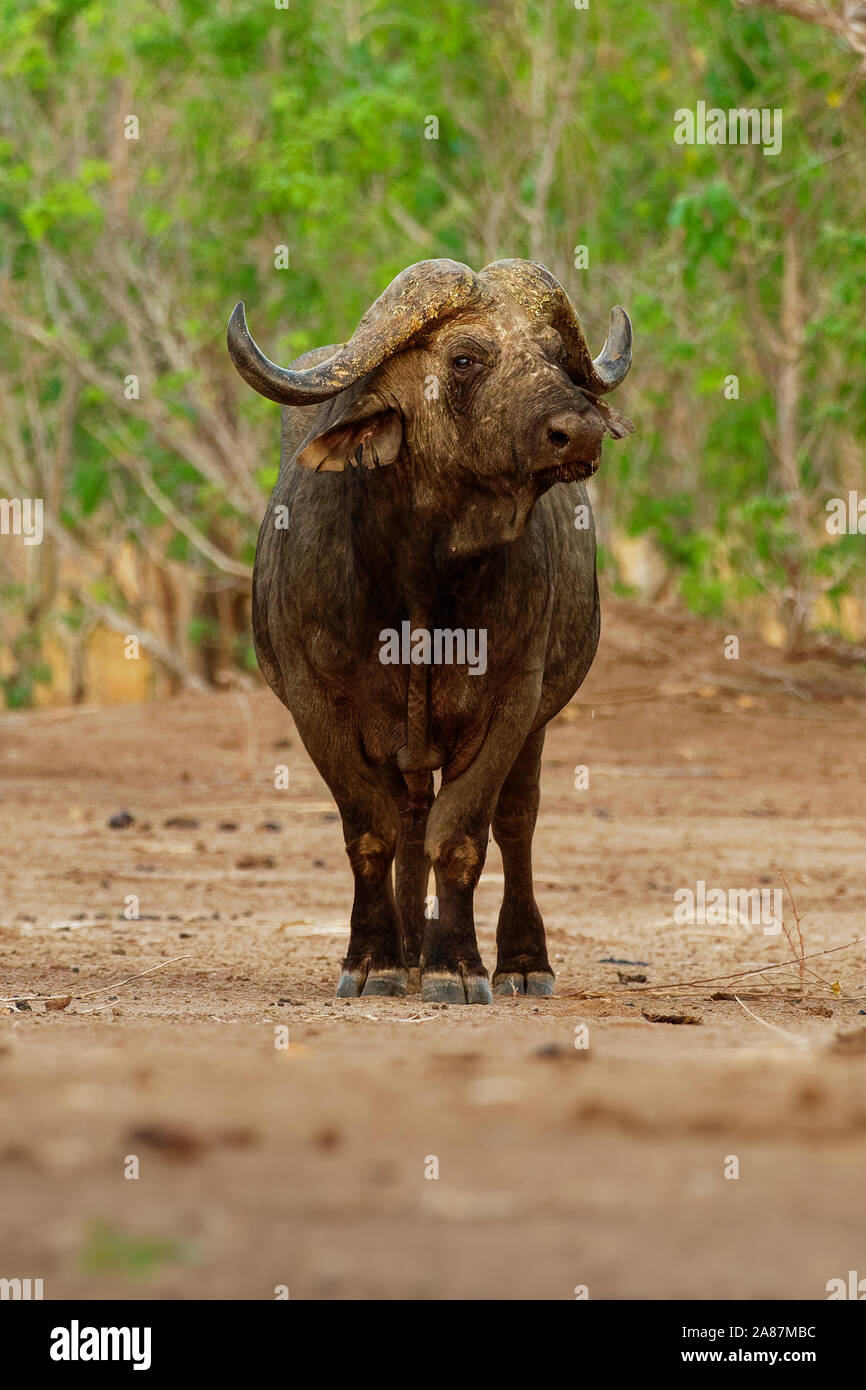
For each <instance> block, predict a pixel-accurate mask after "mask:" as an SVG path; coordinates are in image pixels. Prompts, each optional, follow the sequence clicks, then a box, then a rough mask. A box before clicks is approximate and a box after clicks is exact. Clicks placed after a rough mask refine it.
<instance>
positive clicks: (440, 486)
mask: <svg viewBox="0 0 866 1390" xmlns="http://www.w3.org/2000/svg"><path fill="white" fill-rule="evenodd" d="M631 340H632V335H631V324H630V322H629V319H628V316H627V314H626V313H625V311H624V310H623V309H621V308H614V309H613V310H612V312H611V321H610V332H609V334H608V338H607V342H606V343H605V346H604V348H603V350H602V352H601V355H600V356H599V357H597V358H596V359H595V360H594V361H593V359H592V357H591V355H590V352H589V350H588V348H587V345H586V342H585V340H584V336H583V333H582V331H581V327H580V322H579V320H578V317H577V314H576V312H575V310H574V308H573V306H572V304H571V302H570V300H569V298H568V296H567V295H566V293H565V291H564V290H563V288H562V286H561V285H560V284H559V283H558V282H557V281H556V280H555V279H554V277H553V276H552V275H551V274H550V272H549V271H548V270H546V269H545V268H544V267H543V266H540V265H536V264H535V263H533V262H530V261H520V260H506V261H497V262H495V263H494V264H492V265H489V266H487V267H486V268H485V269H484V270H482V271H480V272H479V273H477V274H476V273H475V272H474V271H472V270H470V269H469V267H468V266H465V265H461V264H459V263H458V262H456V261H450V260H434V261H422V262H420V263H419V264H417V265H413V266H410V267H409V268H408V269H407V270H404V271H403V272H402V274H400V275H398V276H397V278H396V279H395V280H393V281H392V282H391V284H390V285H389V286H388V288H387V289H386V290H385V292H384V293H383V294H382V295H381V296H380V297H379V299H377V300H376V301H375V303H374V304H373V305H372V306H371V307H370V308H369V309H368V310H367V312H366V313H365V314H364V316H363V318H362V319H361V321H360V323H359V324H358V327H357V329H356V330H355V332H354V334H353V335H352V337H351V338H350V339H349V341H348V342H346V343H341V344H335V345H331V346H330V347H323V348H317V349H315V350H314V351H313V352H308V353H305V354H304V356H303V357H300V358H298V360H297V361H296V362H294V363H292V365H291V367H287V368H284V367H278V366H276V365H275V364H274V363H273V362H270V361H269V360H268V359H267V358H266V357H265V356H264V355H263V354H262V353H261V352H260V351H259V349H258V348H257V347H256V345H255V343H254V342H253V340H252V338H251V337H250V335H249V332H248V329H247V325H246V318H245V315H244V307H243V305H242V304H238V305H237V307H236V308H235V310H234V313H233V314H232V316H231V320H230V322H229V327H228V347H229V352H230V354H231V357H232V361H233V362H234V364H235V366H236V368H237V370H238V371H239V372H240V374H241V376H242V377H243V378H244V380H245V381H247V382H248V383H249V384H250V385H251V386H252V387H254V388H255V390H256V391H258V392H260V394H261V395H263V396H267V397H268V399H269V400H272V401H277V402H279V403H280V404H281V405H282V406H283V407H284V409H283V412H282V452H281V466H280V474H279V479H278V481H277V485H276V487H275V489H274V492H273V496H272V498H271V501H270V504H269V506H268V509H267V511H266V513H265V518H264V521H263V522H262V527H261V531H260V533H259V541H258V551H257V555H256V565H255V575H254V581H253V628H254V634H255V644H256V651H257V654H258V659H259V664H260V666H261V668H262V671H263V672H264V675H265V678H266V679H267V681H268V683H269V685H270V686H271V688H272V689H273V690H274V692H275V693H276V694H277V695H278V696H279V698H280V700H282V702H283V704H285V705H286V706H287V707H288V709H289V710H291V712H292V715H293V716H294V719H295V723H296V724H297V727H298V731H299V733H300V736H301V738H302V739H303V742H304V745H305V747H306V749H307V751H308V753H309V754H310V757H311V758H312V759H313V762H314V763H315V764H316V767H317V768H318V769H319V771H320V772H321V774H322V776H323V777H324V779H325V781H326V782H327V784H328V786H329V787H330V789H331V792H332V794H333V796H334V799H335V800H336V803H337V806H338V807H339V811H340V815H341V818H342V822H343V834H344V838H345V843H346V851H347V853H348V856H349V861H350V863H351V866H352V871H353V874H354V879H355V896H354V904H353V907H352V917H351V935H350V939H349V949H348V951H347V954H346V959H345V961H344V963H343V971H342V974H341V976H340V980H339V983H338V985H337V995H338V996H340V997H343V998H346V997H355V996H357V995H360V994H363V995H365V996H369V995H402V994H405V993H406V990H407V987H408V983H409V979H410V976H411V975H412V972H413V971H414V972H415V975H414V978H415V979H417V978H418V973H417V972H418V969H419V968H420V982H421V996H422V999H424V1000H428V1001H440V1002H447V1003H463V1002H467V1003H470V1004H486V1003H489V1002H490V1001H491V999H492V995H491V989H490V985H489V984H488V978H487V971H486V970H485V968H484V965H483V964H482V961H481V957H480V955H479V953H478V943H477V941H476V937H475V921H474V916H473V897H474V892H475V886H476V884H477V882H478V879H479V876H480V874H481V869H482V866H483V864H484V858H485V854H486V851H487V843H488V836H489V832H490V828H491V825H492V828H493V835H494V838H495V839H496V841H497V844H498V845H499V847H500V850H501V852H502V860H503V866H504V872H505V890H504V895H503V902H502V907H501V910H500V913H499V922H498V926H497V933H496V940H497V953H498V954H497V962H496V970H495V973H494V976H493V993H495V994H502V995H511V994H513V993H514V992H517V993H519V994H524V993H525V994H531V995H550V994H552V993H553V978H554V977H553V971H552V970H551V968H550V963H549V961H548V958H547V948H546V944H545V935H544V924H543V922H542V918H541V914H540V912H539V910H538V907H537V905H536V902H535V897H534V895H533V885H532V862H531V848H532V834H533V830H534V828H535V820H536V816H537V812H538V802H539V768H540V763H541V749H542V744H543V742H544V731H545V725H546V724H547V723H548V721H549V720H550V719H552V718H553V716H554V715H555V714H556V713H557V712H558V711H559V710H561V709H562V707H563V705H565V704H566V703H567V701H568V700H569V699H570V698H571V696H572V695H573V694H574V692H575V690H577V688H578V686H579V685H580V684H581V682H582V681H583V679H584V677H585V676H586V673H587V671H588V670H589V667H590V665H591V663H592V659H593V657H594V655H595V650H596V646H597V643H598V633H599V601H598V584H597V581H596V573H595V533H594V530H593V527H592V517H591V513H590V511H589V504H588V499H587V494H586V489H585V486H584V480H585V479H587V478H589V477H590V476H591V474H593V473H594V472H595V470H596V468H597V467H598V464H599V461H600V457H601V443H602V438H603V437H604V435H605V434H609V435H611V436H612V437H614V438H617V439H618V438H622V437H623V436H624V435H625V434H626V433H628V432H629V431H631V430H632V429H633V426H632V424H631V422H630V421H628V420H626V419H624V417H623V416H621V415H619V414H618V412H617V411H615V410H613V409H612V408H611V407H610V406H609V405H607V404H606V403H605V402H603V401H602V400H601V399H600V397H602V396H603V395H605V394H606V393H607V392H608V391H611V390H612V389H613V388H614V387H615V386H618V385H619V383H620V382H621V381H622V380H623V378H624V377H625V375H626V372H627V371H628V369H629V365H630V362H631ZM347 465H351V466H347ZM582 522H585V524H581V523H582ZM443 633H444V634H446V636H445V638H444V639H443V638H441V634H443ZM395 634H396V635H397V636H396V638H395ZM436 634H440V639H439V647H438V649H437V648H436V647H435V643H434V638H435V636H436ZM455 634H457V636H458V637H460V638H462V639H463V643H464V648H465V647H466V645H467V644H468V643H469V640H470V638H469V634H474V642H475V646H474V648H473V650H474V651H475V652H476V656H477V654H478V651H479V650H480V646H479V644H480V638H481V634H484V640H485V644H486V645H485V654H484V662H483V669H482V663H481V661H480V660H476V661H475V662H474V664H470V663H469V660H468V658H464V664H457V663H455V661H454V660H451V661H450V662H449V660H448V656H444V657H443V651H444V647H443V641H450V647H449V655H450V656H451V657H452V658H453V656H454V652H455ZM395 640H396V642H397V645H396V646H395V645H394V643H395ZM386 646H387V647H388V649H389V650H388V652H386V651H385V648H386ZM437 650H438V653H439V661H438V663H437V661H436V651H437ZM456 650H457V655H458V662H459V652H460V650H462V648H459V646H458V648H456ZM431 653H432V655H431ZM439 770H441V784H440V786H439V788H438V791H436V792H435V793H434V781H433V774H434V772H436V771H439ZM394 861H396V871H395V874H394V878H393V881H392V873H391V866H392V863H393V862H394ZM431 865H432V868H433V872H434V875H435V883H436V896H435V898H432V899H428V898H427V897H426V894H427V887H428V877H429V871H430V867H431ZM425 904H427V907H426V909H425Z"/></svg>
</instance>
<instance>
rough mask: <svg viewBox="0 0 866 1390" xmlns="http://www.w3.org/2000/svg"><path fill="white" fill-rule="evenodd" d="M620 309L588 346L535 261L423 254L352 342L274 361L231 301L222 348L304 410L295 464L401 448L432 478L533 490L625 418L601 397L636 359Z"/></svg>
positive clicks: (558, 475)
mask: <svg viewBox="0 0 866 1390" xmlns="http://www.w3.org/2000/svg"><path fill="white" fill-rule="evenodd" d="M631 346H632V333H631V324H630V322H629V318H628V315H627V314H626V312H625V310H624V309H621V308H619V307H616V308H614V309H613V310H612V311H611V316H610V330H609V333H608V337H607V341H606V342H605V345H604V347H603V348H602V350H601V353H600V354H599V356H598V357H596V358H594V359H593V357H592V355H591V353H590V351H589V349H588V347H587V344H586V340H585V338H584V336H583V332H582V329H581V326H580V321H579V319H578V316H577V313H576V312H575V310H574V307H573V305H572V304H571V301H570V300H569V298H568V295H567V294H566V293H565V290H564V289H563V288H562V286H561V285H560V284H559V283H558V281H557V280H555V279H554V277H553V276H552V275H551V274H550V272H549V271H548V270H546V269H545V268H544V267H543V266H541V265H537V264H535V263H534V262H531V261H520V260H505V261H496V262H494V263H493V264H492V265H489V266H487V267H486V268H485V269H484V270H482V271H480V272H479V273H478V274H476V273H475V272H474V271H472V270H470V268H469V267H468V266H466V265H462V264H460V263H459V262H457V261H450V260H435V261H420V262H419V263H418V264H417V265H413V266H410V267H409V268H408V269H407V270H404V271H403V272H402V274H400V275H398V276H397V277H396V279H394V280H393V281H392V282H391V284H390V285H389V286H388V288H387V289H386V290H385V292H384V293H383V294H382V295H380V297H379V298H378V299H377V300H376V301H375V303H374V304H373V305H371V307H370V308H369V309H368V310H367V312H366V313H365V314H364V317H363V318H362V319H361V321H360V323H359V324H358V327H357V329H356V330H355V332H354V333H353V335H352V337H351V338H350V339H349V341H348V342H346V343H343V344H341V345H339V346H337V347H336V348H334V349H332V350H330V351H329V353H328V355H327V356H326V357H325V358H324V360H321V361H319V360H316V361H314V362H313V363H312V364H310V365H307V363H308V362H309V359H310V357H313V358H317V357H318V356H320V354H308V357H307V358H306V359H304V358H301V359H299V361H298V363H296V364H295V365H294V366H292V367H278V366H276V364H275V363H273V362H270V361H269V360H268V359H267V358H266V357H265V356H264V354H263V353H262V352H260V350H259V349H258V347H257V346H256V344H255V343H254V342H253V340H252V338H251V337H250V334H249V331H248V329H247V324H246V318H245V315H244V308H243V305H242V304H238V305H237V307H236V308H235V311H234V313H233V314H232V317H231V320H230V322H229V328H228V347H229V352H230V353H231V357H232V361H233V362H234V364H235V366H236V367H237V369H238V371H239V372H240V374H241V376H242V377H243V378H244V380H245V381H247V382H248V383H249V384H250V385H251V386H252V387H254V389H255V390H256V391H258V392H260V394H261V395H263V396H267V397H268V399H269V400H272V401H278V402H280V403H281V404H283V405H295V406H306V405H314V404H316V403H321V402H328V404H327V405H326V406H323V407H322V409H321V410H319V411H317V412H310V415H311V422H310V432H309V434H308V437H307V438H306V440H305V442H304V443H303V444H302V445H301V447H300V449H299V451H298V454H297V462H298V463H299V464H300V465H301V467H303V468H309V469H315V470H317V471H323V470H324V471H332V470H338V469H343V468H345V467H346V465H347V464H349V463H351V464H353V465H363V466H366V467H374V468H375V467H380V466H382V465H385V464H390V463H394V462H396V461H397V460H398V459H400V460H402V461H403V463H404V464H405V465H406V467H408V468H409V469H411V470H412V472H413V474H415V475H416V476H417V477H418V480H419V481H421V480H422V479H423V480H425V481H426V482H427V483H428V484H429V486H430V487H434V488H435V484H436V481H437V480H439V481H440V482H441V481H443V480H447V482H448V485H449V486H450V487H453V486H454V485H455V484H456V483H457V481H458V478H460V477H462V478H463V480H464V481H465V482H466V483H467V484H474V485H475V486H477V485H479V484H480V485H481V486H483V487H485V488H487V489H488V490H497V491H500V492H502V491H512V492H514V491H515V490H520V491H522V492H524V493H529V494H531V496H532V497H535V496H538V495H540V494H541V493H542V492H543V491H545V490H546V489H547V488H548V487H550V486H551V485H552V484H553V483H555V482H560V481H564V482H567V481H572V480H574V479H576V478H586V477H588V476H589V475H590V474H591V473H593V472H595V469H596V468H597V466H598V463H599V461H600V457H601V443H602V439H603V438H604V436H605V435H606V434H609V435H611V436H612V437H613V438H617V439H619V438H622V437H623V436H624V435H625V434H627V433H629V432H630V431H631V430H632V429H633V426H632V424H631V422H630V421H629V420H626V419H625V418H624V417H623V416H621V415H620V414H619V413H618V412H617V411H615V410H613V409H612V408H611V407H610V406H609V405H608V404H607V403H606V402H605V401H604V400H603V399H602V397H604V396H605V395H606V394H607V393H608V392H609V391H611V390H613V388H614V387H616V386H618V385H619V384H620V382H621V381H622V380H623V378H624V377H625V375H626V373H627V371H628V369H629V366H630V363H631Z"/></svg>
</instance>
